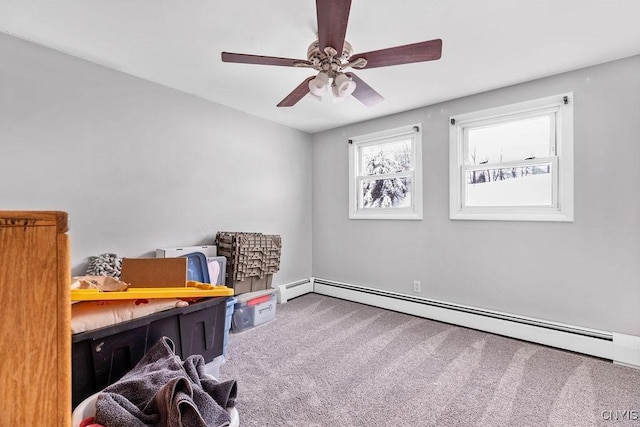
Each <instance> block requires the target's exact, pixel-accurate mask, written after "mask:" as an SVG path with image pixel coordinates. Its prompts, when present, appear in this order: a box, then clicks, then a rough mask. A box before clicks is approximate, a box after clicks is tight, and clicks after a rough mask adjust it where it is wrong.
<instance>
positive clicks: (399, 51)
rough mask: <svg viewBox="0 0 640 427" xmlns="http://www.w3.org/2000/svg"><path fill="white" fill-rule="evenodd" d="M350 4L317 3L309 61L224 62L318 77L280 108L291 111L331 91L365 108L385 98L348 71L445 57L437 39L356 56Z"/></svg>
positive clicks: (257, 58) (238, 58)
mask: <svg viewBox="0 0 640 427" xmlns="http://www.w3.org/2000/svg"><path fill="white" fill-rule="evenodd" d="M350 9H351V0H316V13H317V19H318V39H317V40H316V41H314V42H313V43H311V45H310V46H309V48H308V49H307V59H306V60H300V59H290V58H278V57H273V56H261V55H248V54H242V53H230V52H222V61H223V62H234V63H241V64H259V65H277V66H284V67H303V68H312V69H314V70H316V71H318V74H317V75H316V76H312V77H308V78H307V79H305V80H304V81H303V82H302V83H301V84H300V85H298V87H296V88H295V89H294V90H293V91H292V92H291V93H289V95H287V96H286V97H285V98H284V99H283V100H282V101H281V102H280V103H279V104H278V107H291V106H293V105H295V104H296V103H297V102H298V101H300V100H301V99H302V98H304V97H305V96H307V95H309V96H311V97H313V98H316V99H321V97H322V96H323V95H324V94H325V93H326V92H327V90H328V88H329V87H330V88H331V89H332V92H333V95H334V100H335V99H337V100H342V99H344V98H347V97H349V96H353V97H354V98H356V99H357V100H359V101H360V102H362V103H363V104H364V105H366V106H371V105H374V104H377V103H378V102H380V101H383V100H384V98H383V97H382V95H380V94H379V93H378V92H376V91H375V90H374V89H373V88H371V86H369V85H368V84H366V83H365V82H364V81H362V79H360V78H359V77H358V76H356V75H355V74H354V73H353V72H345V70H346V69H347V68H356V69H367V68H376V67H387V66H391V65H401V64H409V63H413V62H422V61H433V60H437V59H440V57H441V55H442V40H441V39H435V40H429V41H425V42H419V43H413V44H408V45H403V46H397V47H392V48H387V49H381V50H376V51H371V52H366V53H360V54H356V55H353V54H352V53H353V48H352V47H351V44H350V43H349V42H347V41H346V40H345V35H346V32H347V21H348V19H349V11H350Z"/></svg>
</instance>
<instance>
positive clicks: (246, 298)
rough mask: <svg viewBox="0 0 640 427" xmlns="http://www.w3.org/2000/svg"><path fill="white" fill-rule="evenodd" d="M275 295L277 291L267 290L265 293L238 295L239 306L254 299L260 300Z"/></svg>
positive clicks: (256, 292)
mask: <svg viewBox="0 0 640 427" xmlns="http://www.w3.org/2000/svg"><path fill="white" fill-rule="evenodd" d="M275 293H276V289H273V288H272V289H265V290H263V291H255V292H247V293H244V294H240V295H236V299H237V300H238V303H239V304H242V303H243V302H247V301H251V300H252V299H255V298H260V297H263V296H265V295H272V294H275Z"/></svg>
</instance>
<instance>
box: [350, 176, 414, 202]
mask: <svg viewBox="0 0 640 427" xmlns="http://www.w3.org/2000/svg"><path fill="white" fill-rule="evenodd" d="M361 194H362V199H361V200H360V207H361V208H373V209H375V208H410V207H411V178H410V177H400V178H390V179H367V180H362V193H361Z"/></svg>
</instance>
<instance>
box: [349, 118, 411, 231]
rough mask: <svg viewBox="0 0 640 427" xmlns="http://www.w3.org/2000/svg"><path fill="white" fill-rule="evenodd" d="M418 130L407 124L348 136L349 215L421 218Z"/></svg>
mask: <svg viewBox="0 0 640 427" xmlns="http://www.w3.org/2000/svg"><path fill="white" fill-rule="evenodd" d="M421 146H422V132H421V126H420V125H411V126H406V127H403V128H398V129H391V130H387V131H383V132H377V133H374V134H368V135H362V136H358V137H354V138H351V139H350V140H349V177H350V179H349V186H350V190H349V218H351V219H422V155H421V152H422V150H421V148H422V147H421Z"/></svg>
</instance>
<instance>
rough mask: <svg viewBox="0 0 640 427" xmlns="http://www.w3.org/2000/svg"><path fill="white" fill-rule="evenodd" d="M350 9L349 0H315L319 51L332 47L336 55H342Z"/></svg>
mask: <svg viewBox="0 0 640 427" xmlns="http://www.w3.org/2000/svg"><path fill="white" fill-rule="evenodd" d="M350 9H351V0H316V14H317V15H318V44H319V45H320V46H319V47H320V51H322V52H324V48H326V47H332V48H334V49H335V50H336V51H337V52H338V53H337V54H336V56H341V55H342V48H343V47H344V38H345V36H346V34H347V22H348V21H349V10H350Z"/></svg>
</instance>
